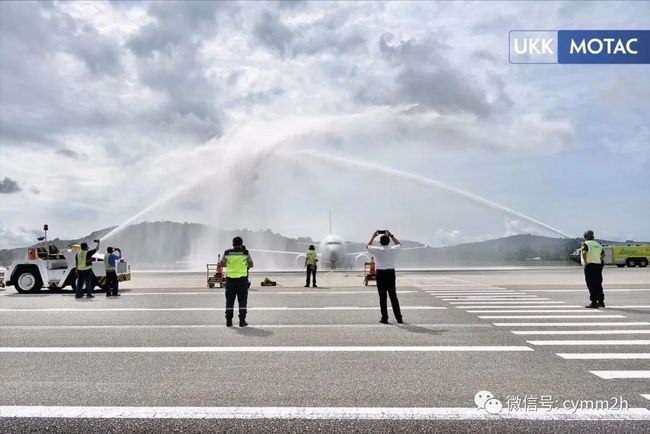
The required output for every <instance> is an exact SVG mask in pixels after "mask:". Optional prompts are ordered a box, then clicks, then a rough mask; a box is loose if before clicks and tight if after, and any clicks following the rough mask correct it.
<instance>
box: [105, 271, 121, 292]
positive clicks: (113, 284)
mask: <svg viewBox="0 0 650 434" xmlns="http://www.w3.org/2000/svg"><path fill="white" fill-rule="evenodd" d="M118 287H119V282H118V281H117V273H116V272H115V271H107V272H106V295H117V290H118Z"/></svg>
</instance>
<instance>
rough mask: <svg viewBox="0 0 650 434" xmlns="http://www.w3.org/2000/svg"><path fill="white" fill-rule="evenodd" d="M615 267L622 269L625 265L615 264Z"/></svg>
mask: <svg viewBox="0 0 650 434" xmlns="http://www.w3.org/2000/svg"><path fill="white" fill-rule="evenodd" d="M616 266H617V267H618V268H623V267H625V264H616Z"/></svg>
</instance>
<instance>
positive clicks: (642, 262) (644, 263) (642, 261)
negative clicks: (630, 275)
mask: <svg viewBox="0 0 650 434" xmlns="http://www.w3.org/2000/svg"><path fill="white" fill-rule="evenodd" d="M647 266H648V260H647V259H646V258H641V259H639V267H647Z"/></svg>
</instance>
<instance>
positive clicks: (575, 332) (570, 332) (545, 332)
mask: <svg viewBox="0 0 650 434" xmlns="http://www.w3.org/2000/svg"><path fill="white" fill-rule="evenodd" d="M511 333H513V334H515V335H650V330H542V331H539V330H534V331H529V330H512V331H511Z"/></svg>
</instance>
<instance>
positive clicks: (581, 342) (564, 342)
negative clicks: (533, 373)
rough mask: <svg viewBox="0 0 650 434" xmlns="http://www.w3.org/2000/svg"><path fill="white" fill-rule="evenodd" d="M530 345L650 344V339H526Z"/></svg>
mask: <svg viewBox="0 0 650 434" xmlns="http://www.w3.org/2000/svg"><path fill="white" fill-rule="evenodd" d="M526 342H527V343H529V344H530V345H538V346H540V345H650V339H618V340H614V339H612V340H604V339H601V340H562V341H526Z"/></svg>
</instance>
